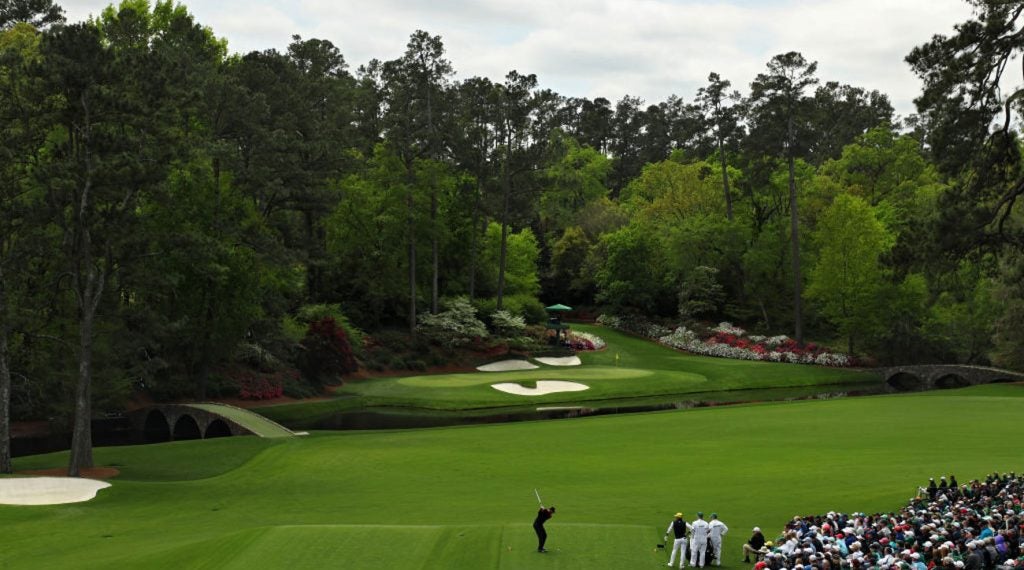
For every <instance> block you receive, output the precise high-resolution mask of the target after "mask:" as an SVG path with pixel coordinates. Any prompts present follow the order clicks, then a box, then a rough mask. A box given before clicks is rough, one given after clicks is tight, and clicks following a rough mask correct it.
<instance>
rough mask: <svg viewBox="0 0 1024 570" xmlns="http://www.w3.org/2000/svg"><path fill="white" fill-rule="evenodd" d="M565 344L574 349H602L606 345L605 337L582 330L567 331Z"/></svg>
mask: <svg viewBox="0 0 1024 570" xmlns="http://www.w3.org/2000/svg"><path fill="white" fill-rule="evenodd" d="M565 344H566V345H567V346H568V347H569V348H571V349H573V350H601V349H602V348H604V347H605V346H606V345H605V342H604V339H603V338H601V337H599V336H597V335H596V334H590V333H585V332H581V331H566V333H565Z"/></svg>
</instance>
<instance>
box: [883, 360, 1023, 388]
mask: <svg viewBox="0 0 1024 570" xmlns="http://www.w3.org/2000/svg"><path fill="white" fill-rule="evenodd" d="M877 370H878V372H879V373H880V374H881V375H882V377H883V378H885V383H886V384H887V385H888V386H889V388H890V389H891V390H894V391H897V392H909V391H915V390H932V389H935V388H939V389H942V388H964V387H967V386H974V385H976V384H991V383H997V382H1024V374H1022V373H1020V372H1013V371H1011V370H1003V369H1001V368H989V367H987V366H968V365H961V364H916V365H908V366H891V367H888V368H878V369H877Z"/></svg>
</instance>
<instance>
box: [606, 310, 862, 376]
mask: <svg viewBox="0 0 1024 570" xmlns="http://www.w3.org/2000/svg"><path fill="white" fill-rule="evenodd" d="M638 321H639V319H637V318H635V317H633V318H631V319H622V318H620V317H616V316H614V315H610V316H605V315H601V317H598V322H599V323H601V324H604V325H605V326H610V327H613V328H619V329H621V330H625V331H627V332H632V333H635V334H641V335H643V336H645V337H647V338H652V339H655V340H657V341H658V342H659V343H661V344H664V345H665V346H670V347H672V348H675V349H679V350H685V351H687V352H692V353H693V354H699V355H701V356H715V357H719V358H734V359H737V360H758V361H764V362H790V363H794V364H817V365H819V366H837V367H843V366H853V365H854V364H856V362H855V361H854V359H853V358H852V357H850V356H849V355H846V354H841V353H836V352H829V351H828V350H826V349H825V348H823V347H820V346H818V345H816V344H814V343H813V342H812V343H807V344H803V345H801V344H799V343H797V342H796V341H795V340H793V339H791V338H789V337H788V336H785V335H779V336H762V335H747V331H746V330H744V329H743V328H741V327H738V326H735V325H733V324H732V323H728V322H722V323H719V324H718V325H717V326H715V327H713V328H711V329H710V330H709V331H708V332H709V334H708V335H704V336H703V337H702V335H700V334H698V333H697V332H695V331H693V330H691V329H689V328H687V327H685V326H680V327H676V329H675V330H671V331H668V330H667V329H665V327H661V326H660V325H654V324H649V323H647V324H644V323H640V322H638ZM612 323H616V324H619V325H620V326H619V327H615V326H614V325H613V324H612ZM662 330H665V331H666V332H665V333H664V334H657V333H659V332H661V331H662Z"/></svg>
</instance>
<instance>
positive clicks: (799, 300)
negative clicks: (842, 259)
mask: <svg viewBox="0 0 1024 570" xmlns="http://www.w3.org/2000/svg"><path fill="white" fill-rule="evenodd" d="M788 130H789V152H788V157H787V158H788V160H789V226H790V255H791V256H792V258H793V261H792V263H793V327H794V333H795V337H794V338H795V339H796V341H797V342H798V343H800V344H803V342H804V324H803V318H804V317H803V291H802V288H803V287H802V283H803V278H802V277H801V275H800V229H799V222H800V217H799V215H798V212H797V205H796V167H795V165H794V162H795V160H794V158H793V119H790V120H789V129H788Z"/></svg>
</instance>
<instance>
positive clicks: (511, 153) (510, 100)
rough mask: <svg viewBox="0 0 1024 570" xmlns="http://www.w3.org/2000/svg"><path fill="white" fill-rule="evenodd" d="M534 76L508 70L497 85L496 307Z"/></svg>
mask: <svg viewBox="0 0 1024 570" xmlns="http://www.w3.org/2000/svg"><path fill="white" fill-rule="evenodd" d="M536 88H537V76H536V75H533V74H530V75H521V74H520V73H519V72H517V71H515V70H512V71H510V72H509V73H508V75H506V76H505V82H504V83H501V84H500V85H499V86H498V125H497V129H496V131H497V139H498V153H499V164H500V171H499V172H500V179H501V206H500V208H501V209H500V211H501V214H500V217H499V219H500V221H501V251H500V255H499V257H498V286H497V287H498V290H497V300H498V303H497V309H498V310H501V309H502V308H503V304H502V303H503V301H504V297H505V269H506V265H507V258H508V236H509V226H510V224H511V222H512V220H511V216H512V210H511V207H512V198H513V194H514V190H515V186H516V180H517V178H518V175H519V174H522V173H524V172H526V171H527V170H529V169H531V168H532V166H533V162H532V160H531V156H530V155H531V154H532V151H533V148H532V147H533V146H534V142H535V141H532V140H531V139H530V136H529V133H530V130H531V127H532V124H533V116H532V115H533V113H532V111H533V91H534V90H535V89H536Z"/></svg>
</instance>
